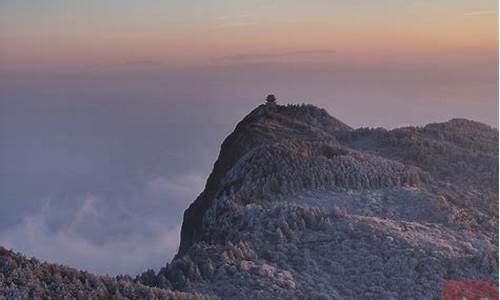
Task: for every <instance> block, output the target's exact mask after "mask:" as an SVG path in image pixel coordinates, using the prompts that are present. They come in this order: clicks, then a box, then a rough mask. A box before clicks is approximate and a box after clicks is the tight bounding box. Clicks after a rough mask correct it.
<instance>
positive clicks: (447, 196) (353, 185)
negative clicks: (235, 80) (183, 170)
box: [156, 102, 498, 299]
mask: <svg viewBox="0 0 500 300" xmlns="http://www.w3.org/2000/svg"><path fill="white" fill-rule="evenodd" d="M497 182H498V131H497V130H496V129H493V128H491V127H488V126H486V125H483V124H480V123H477V122H473V121H468V120H463V119H454V120H451V121H448V122H445V123H435V124H429V125H427V126H425V127H405V128H399V129H394V130H385V129H382V128H377V129H368V128H360V129H353V128H351V127H349V126H348V125H346V124H344V123H343V122H341V121H339V120H337V119H335V118H333V117H332V116H330V115H329V114H328V113H327V112H326V111H325V110H324V109H320V108H317V107H314V106H312V105H286V106H283V105H277V104H275V103H274V102H273V103H272V105H270V104H264V105H260V106H259V107H257V108H256V109H254V110H253V111H252V112H251V113H250V114H249V115H247V116H246V117H245V118H244V119H243V120H242V121H241V122H240V123H239V124H238V125H237V126H236V128H235V130H234V131H233V133H231V134H230V135H229V136H228V137H227V138H226V140H225V141H224V142H223V144H222V146H221V150H220V154H219V157H218V158H217V161H216V162H215V164H214V168H213V171H212V173H211V174H210V176H209V178H208V180H207V184H206V186H205V189H204V190H203V192H202V193H201V194H200V195H199V197H198V198H197V199H196V200H195V201H194V202H193V203H192V204H191V206H190V207H189V208H188V209H187V210H186V212H185V214H184V223H183V225H182V233H181V244H180V248H179V253H178V255H177V256H176V258H175V259H174V260H173V261H172V263H171V264H169V265H167V267H165V268H163V269H162V271H160V273H159V274H158V275H157V279H156V281H157V282H158V281H160V279H161V280H163V281H165V280H167V281H168V282H169V283H170V284H171V285H172V286H174V287H175V288H178V289H181V290H183V291H191V292H193V291H196V292H200V293H204V294H208V295H212V296H216V297H220V298H223V299H276V298H285V299H359V298H366V299H372V298H373V299H375V298H377V299H402V298H405V299H411V298H414V299H432V298H437V297H439V295H440V292H441V287H442V285H443V284H445V283H446V282H447V281H449V280H462V279H482V280H489V281H490V282H495V283H496V282H498V269H497V262H498V246H497V241H498V231H497V224H498V214H497V211H498V186H497Z"/></svg>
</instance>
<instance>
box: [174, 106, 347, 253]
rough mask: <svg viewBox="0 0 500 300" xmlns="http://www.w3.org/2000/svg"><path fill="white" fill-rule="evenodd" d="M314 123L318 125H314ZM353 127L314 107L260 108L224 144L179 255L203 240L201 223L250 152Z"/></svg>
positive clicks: (187, 222)
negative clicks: (226, 178)
mask: <svg viewBox="0 0 500 300" xmlns="http://www.w3.org/2000/svg"><path fill="white" fill-rule="evenodd" d="M311 124H314V126H311ZM340 130H342V131H349V130H351V128H350V127H349V126H347V125H345V124H344V123H342V122H341V121H339V120H337V119H335V118H333V117H331V116H330V115H329V114H328V113H327V112H326V111H325V110H324V109H319V108H317V107H314V106H312V105H307V106H300V107H299V106H288V107H286V106H279V105H269V104H268V105H260V106H258V107H257V108H256V109H254V110H253V111H252V112H251V113H250V114H248V115H247V116H246V117H245V118H244V119H243V120H242V121H241V122H240V123H239V124H238V125H237V126H236V128H235V130H234V132H233V133H231V134H230V135H229V136H228V137H227V138H226V139H225V140H224V142H223V143H222V146H221V150H220V154H219V157H218V158H217V161H216V162H215V164H214V168H213V170H212V173H211V174H210V176H209V178H208V180H207V183H206V186H205V189H204V190H203V192H202V193H201V194H200V195H199V196H198V198H197V199H196V200H195V201H194V202H193V203H192V204H191V206H190V207H189V208H188V209H187V210H186V211H185V213H184V221H183V224H182V231H181V244H180V247H179V255H182V254H183V253H184V252H185V251H186V250H187V249H188V248H189V247H190V246H191V245H192V244H193V242H195V241H199V240H201V239H202V236H201V234H202V233H201V231H202V230H201V229H202V228H201V226H202V224H201V221H202V218H203V214H204V213H205V211H206V210H207V209H208V208H209V207H210V205H211V204H212V202H213V199H214V198H215V197H217V193H218V192H220V190H221V188H223V186H222V185H221V180H222V179H223V178H224V176H225V175H226V173H227V172H228V171H229V170H230V169H231V168H232V167H233V166H234V164H235V163H236V162H237V161H238V160H239V159H240V158H241V157H242V156H243V155H244V154H246V153H248V152H249V151H251V150H253V149H255V148H257V147H259V146H263V145H269V144H272V143H275V142H279V141H288V140H290V139H293V138H295V139H299V140H303V141H307V140H322V139H324V140H330V141H335V138H334V135H333V134H334V133H335V132H336V131H340Z"/></svg>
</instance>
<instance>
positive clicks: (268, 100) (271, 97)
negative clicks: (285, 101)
mask: <svg viewBox="0 0 500 300" xmlns="http://www.w3.org/2000/svg"><path fill="white" fill-rule="evenodd" d="M266 104H268V105H275V104H276V97H275V96H274V95H273V94H269V95H267V97H266Z"/></svg>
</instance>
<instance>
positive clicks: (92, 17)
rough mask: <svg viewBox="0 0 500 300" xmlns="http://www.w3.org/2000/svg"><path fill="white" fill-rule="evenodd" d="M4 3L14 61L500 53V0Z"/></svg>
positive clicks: (7, 53) (4, 40)
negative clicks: (498, 24) (499, 6)
mask: <svg viewBox="0 0 500 300" xmlns="http://www.w3.org/2000/svg"><path fill="white" fill-rule="evenodd" d="M0 8H1V9H0V59H1V61H0V66H9V67H13V66H40V65H50V66H58V65H78V64H113V63H116V64H118V63H124V62H136V61H154V62H161V63H166V64H171V65H180V66H184V65H192V64H211V63H214V62H215V63H221V62H226V63H227V59H226V58H229V60H231V59H232V58H233V57H241V56H244V57H248V56H249V55H252V56H254V57H259V58H263V57H264V56H266V57H268V58H270V57H271V56H273V57H274V58H276V57H277V56H282V55H284V54H285V55H286V56H304V54H305V53H306V52H307V53H312V52H314V53H316V54H319V53H322V54H323V56H326V55H325V54H326V53H327V52H331V53H333V52H335V53H336V55H335V59H336V60H343V61H347V62H350V61H356V62H359V63H377V62H385V61H387V60H391V61H392V60H395V61H404V62H406V63H411V62H413V63H415V62H416V63H418V62H420V61H422V60H425V61H443V60H444V61H450V62H456V61H462V62H463V61H464V60H465V61H467V62H470V63H477V62H478V61H481V62H484V61H485V60H491V59H495V57H496V54H497V47H498V41H497V36H498V26H497V22H498V14H497V10H498V1H495V0H475V1H471V0H435V1H398V0H382V1H326V0H312V1H297V0H287V1H285V0H275V1H261V0H259V1H220V0H219V1H153V0H143V1H138V0H108V1H98V0H88V1H63V0H38V1H2V3H1V4H0ZM293 53H295V54H296V55H290V54H293ZM299 54H300V55H299ZM316 56H318V55H316ZM329 59H332V57H329Z"/></svg>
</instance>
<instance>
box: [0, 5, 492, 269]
mask: <svg viewBox="0 0 500 300" xmlns="http://www.w3.org/2000/svg"><path fill="white" fill-rule="evenodd" d="M497 10H498V2H497V1H486V0H476V1H456V0H455V1H451V0H435V1H401V0H398V1H396V0H381V1H357V0H351V1H326V0H325V1H322V0H311V1H295V0H289V1H280V0H278V1H260V0H259V1H153V0H143V1H139V0H121V1H118V0H107V1H97V0H87V1H62V0H50V1H49V0H38V1H27V0H20V1H1V2H0V165H2V168H1V169H0V205H1V206H2V210H0V245H3V246H7V247H9V248H13V249H15V250H17V251H21V252H22V253H25V254H26V255H28V256H36V257H38V258H40V259H43V260H48V261H51V262H57V263H64V264H67V265H70V266H74V267H78V268H82V269H85V270H89V271H94V272H98V273H108V274H118V273H127V274H132V275H134V274H137V273H138V272H141V271H143V270H145V269H147V268H154V269H156V270H158V269H159V268H160V267H161V266H163V265H164V264H165V263H166V262H167V261H169V260H170V259H171V258H172V256H173V255H174V254H175V253H176V251H177V247H178V242H179V230H180V224H181V221H182V212H183V210H184V209H185V208H187V206H188V205H189V204H190V203H191V202H192V201H193V200H194V199H195V198H196V196H197V195H198V194H199V193H200V192H201V190H202V189H203V186H204V183H205V180H206V178H207V177H208V174H209V172H210V170H211V168H212V165H213V162H214V161H215V159H216V157H217V154H218V151H219V147H220V144H221V142H222V141H223V139H224V137H225V136H227V135H228V134H229V133H230V132H231V131H232V130H233V128H234V126H235V125H236V123H237V122H238V121H239V120H241V118H242V117H244V116H245V115H246V114H247V113H248V112H249V111H250V110H251V109H252V108H254V107H255V106H257V105H258V104H260V103H262V102H263V101H264V99H265V96H266V95H267V94H268V93H274V94H276V96H277V97H278V101H279V102H280V103H311V104H315V105H318V106H321V107H324V108H325V109H327V111H329V112H330V114H332V115H333V116H335V117H337V118H339V119H340V120H342V121H343V122H345V123H347V124H349V125H351V126H352V127H361V126H368V127H379V126H382V127H386V128H395V127H399V126H408V125H415V126H420V125H424V124H427V123H429V122H440V121H446V120H448V119H451V118H454V117H464V118H468V119H474V120H477V121H481V122H484V123H486V124H489V125H491V126H493V127H497V128H498V13H497Z"/></svg>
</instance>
